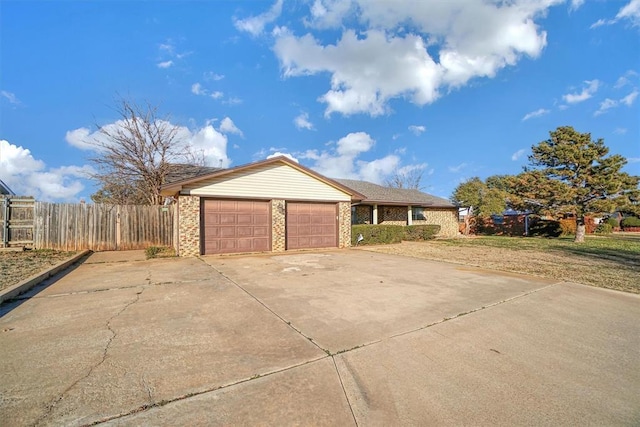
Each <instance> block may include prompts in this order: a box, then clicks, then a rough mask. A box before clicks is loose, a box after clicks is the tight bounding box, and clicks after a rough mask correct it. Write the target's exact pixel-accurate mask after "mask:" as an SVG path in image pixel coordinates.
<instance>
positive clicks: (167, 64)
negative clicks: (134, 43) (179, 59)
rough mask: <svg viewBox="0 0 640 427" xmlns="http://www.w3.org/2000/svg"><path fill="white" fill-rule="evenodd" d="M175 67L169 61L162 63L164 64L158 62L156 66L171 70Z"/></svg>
mask: <svg viewBox="0 0 640 427" xmlns="http://www.w3.org/2000/svg"><path fill="white" fill-rule="evenodd" d="M172 65H173V61H171V60H169V61H162V62H158V63H157V64H156V66H157V67H158V68H169V67H171V66H172Z"/></svg>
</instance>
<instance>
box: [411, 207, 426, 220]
mask: <svg viewBox="0 0 640 427" xmlns="http://www.w3.org/2000/svg"><path fill="white" fill-rule="evenodd" d="M411 219H412V220H414V221H424V220H426V219H427V218H426V217H425V216H424V208H416V207H413V208H411Z"/></svg>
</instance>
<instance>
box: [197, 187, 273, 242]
mask: <svg viewBox="0 0 640 427" xmlns="http://www.w3.org/2000/svg"><path fill="white" fill-rule="evenodd" d="M270 206H271V205H270V203H269V202H268V201H251V200H211V199H205V200H204V206H203V209H202V214H203V215H202V217H203V218H202V223H203V226H202V231H203V238H202V242H203V247H204V250H203V252H204V254H205V255H208V254H222V253H235V252H262V251H269V250H271V215H270V212H271V209H270Z"/></svg>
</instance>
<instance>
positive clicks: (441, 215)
mask: <svg viewBox="0 0 640 427" xmlns="http://www.w3.org/2000/svg"><path fill="white" fill-rule="evenodd" d="M424 217H425V219H424V220H419V221H418V220H414V221H413V225H423V224H437V225H439V226H440V233H438V236H439V237H456V236H457V235H458V233H459V230H458V208H454V209H431V208H429V209H425V210H424Z"/></svg>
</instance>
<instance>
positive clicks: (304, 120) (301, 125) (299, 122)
mask: <svg viewBox="0 0 640 427" xmlns="http://www.w3.org/2000/svg"><path fill="white" fill-rule="evenodd" d="M293 124H295V125H296V128H298V129H307V130H313V123H311V122H310V121H309V113H304V112H303V113H300V114H299V115H298V116H297V117H296V118H295V119H293Z"/></svg>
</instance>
